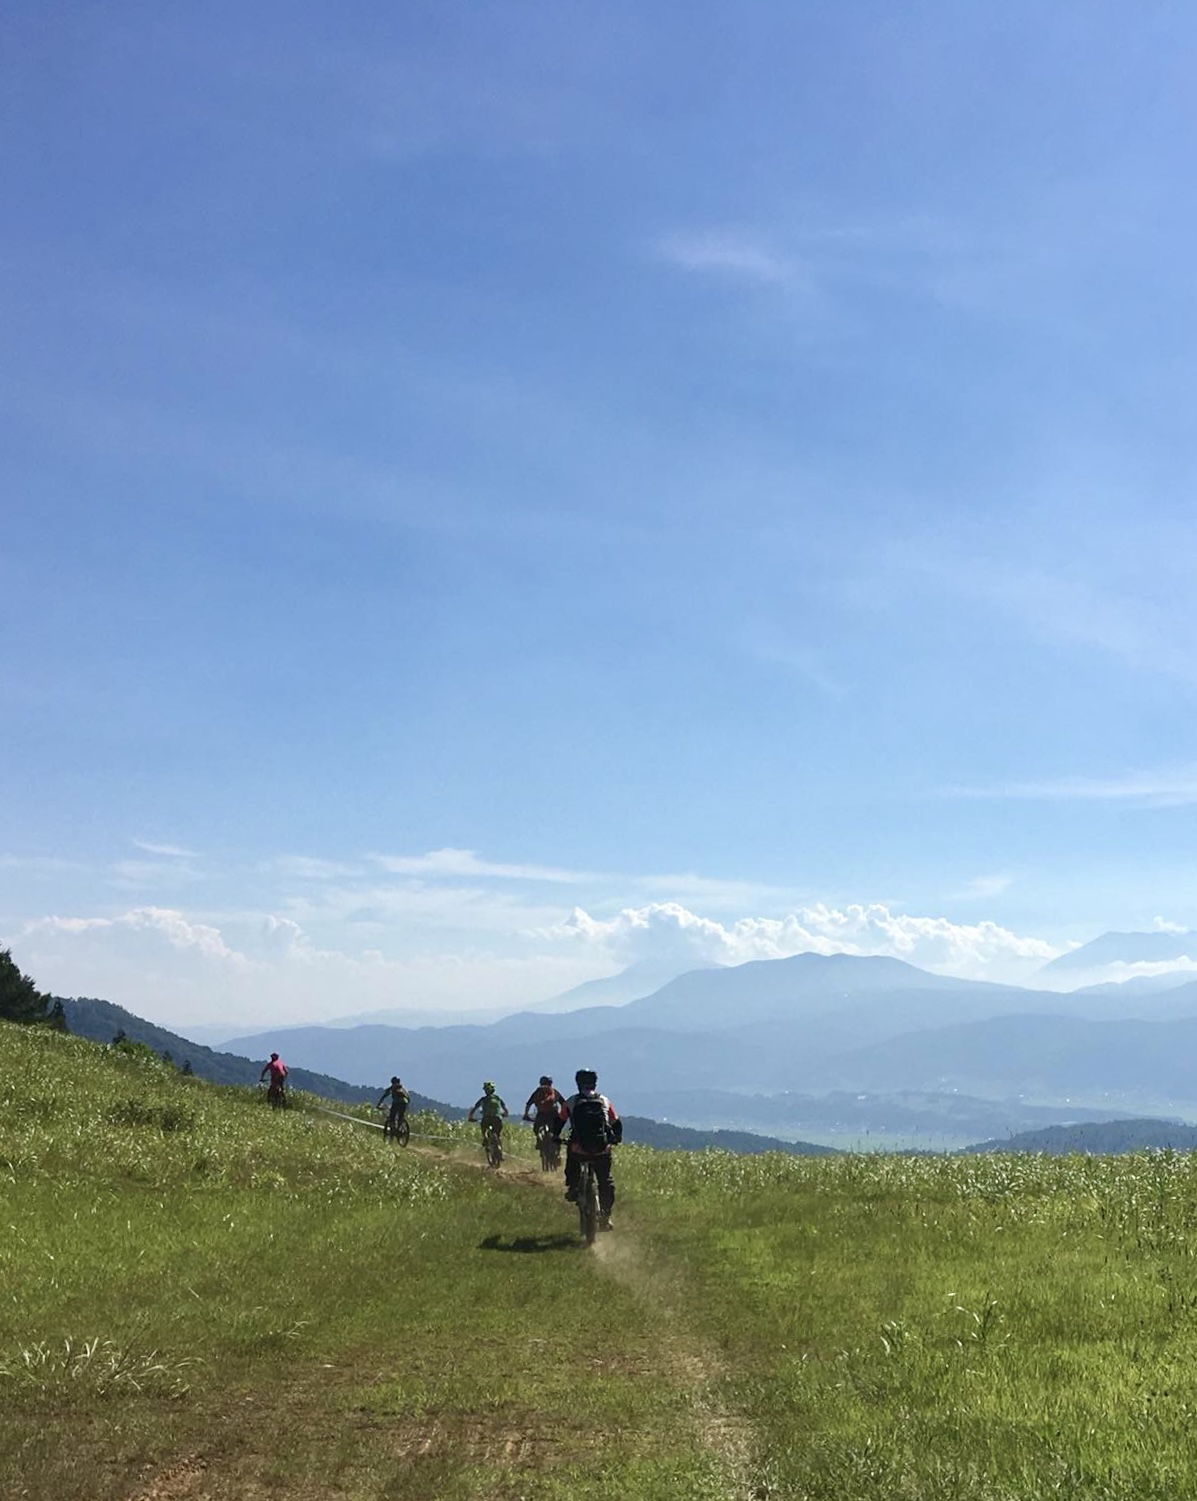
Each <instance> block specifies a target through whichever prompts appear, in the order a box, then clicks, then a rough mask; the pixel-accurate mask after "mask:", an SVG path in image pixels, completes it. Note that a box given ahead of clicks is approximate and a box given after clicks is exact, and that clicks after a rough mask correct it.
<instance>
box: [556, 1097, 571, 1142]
mask: <svg viewBox="0 0 1197 1501" xmlns="http://www.w3.org/2000/svg"><path fill="white" fill-rule="evenodd" d="M568 1120H569V1101H568V1100H562V1101H561V1105H560V1107H559V1108H558V1111H557V1120H556V1123H555V1124H554V1126H553V1135H554V1137H555V1138H556V1139H557V1140H558V1141H560V1140H561V1133H562V1131H564V1130H565V1125H566V1122H567V1121H568Z"/></svg>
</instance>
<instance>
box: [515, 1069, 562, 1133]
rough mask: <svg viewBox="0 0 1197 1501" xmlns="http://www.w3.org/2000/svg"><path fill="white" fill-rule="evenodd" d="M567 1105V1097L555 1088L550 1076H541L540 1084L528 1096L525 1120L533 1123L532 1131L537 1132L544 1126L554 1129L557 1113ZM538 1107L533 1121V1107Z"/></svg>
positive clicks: (525, 1106)
mask: <svg viewBox="0 0 1197 1501" xmlns="http://www.w3.org/2000/svg"><path fill="white" fill-rule="evenodd" d="M564 1104H565V1096H564V1095H563V1094H561V1093H560V1091H559V1090H556V1089H554V1088H553V1081H552V1079H550V1078H549V1076H548V1074H541V1076H540V1083H539V1084H538V1085H537V1086H536V1088H535V1089H534V1090H533V1091H532V1093H531V1094H530V1095H529V1096H528V1100H527V1103H526V1104H525V1105H524V1119H525V1120H526V1121H532V1130H533V1132H537V1131H539V1130H540V1128H541V1127H542V1126H548V1127H550V1128H552V1126H553V1124H554V1123H555V1121H556V1120H557V1113H558V1111H559V1110H560V1109H561V1107H562V1105H564ZM533 1105H535V1106H536V1118H535V1120H533V1119H532V1107H533Z"/></svg>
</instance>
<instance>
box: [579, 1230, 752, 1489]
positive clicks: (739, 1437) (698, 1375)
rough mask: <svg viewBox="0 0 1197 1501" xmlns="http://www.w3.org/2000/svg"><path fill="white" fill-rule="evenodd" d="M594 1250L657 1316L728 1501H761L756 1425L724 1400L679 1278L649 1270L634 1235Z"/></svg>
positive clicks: (719, 1373) (717, 1370)
mask: <svg viewBox="0 0 1197 1501" xmlns="http://www.w3.org/2000/svg"><path fill="white" fill-rule="evenodd" d="M594 1249H595V1255H596V1259H597V1261H598V1263H599V1265H600V1267H602V1269H603V1271H604V1272H605V1273H606V1274H607V1275H608V1276H610V1277H611V1278H613V1279H614V1280H615V1281H617V1282H619V1283H621V1284H622V1285H623V1286H624V1287H626V1288H628V1289H629V1291H631V1292H632V1293H633V1295H634V1296H635V1297H637V1298H639V1299H640V1300H641V1301H642V1302H644V1303H645V1304H647V1305H648V1307H649V1308H651V1309H652V1311H653V1313H654V1315H655V1316H656V1317H655V1321H654V1322H655V1323H656V1326H657V1329H658V1330H659V1332H660V1335H661V1339H662V1353H663V1355H664V1359H665V1362H666V1364H667V1365H668V1367H669V1368H670V1369H671V1370H672V1371H673V1372H674V1373H675V1375H676V1376H677V1377H679V1378H680V1384H681V1385H682V1386H683V1387H684V1388H685V1389H686V1391H687V1392H688V1393H689V1397H690V1403H691V1407H692V1409H693V1412H694V1417H695V1424H696V1427H697V1430H698V1436H699V1439H700V1440H701V1442H702V1445H703V1447H704V1448H705V1449H706V1450H707V1452H708V1453H710V1454H711V1455H712V1456H713V1457H714V1458H715V1459H716V1460H717V1462H718V1463H719V1465H720V1467H721V1469H722V1470H723V1472H724V1475H725V1477H726V1481H727V1486H728V1490H727V1496H728V1498H729V1501H757V1498H760V1497H762V1496H764V1495H765V1494H766V1491H765V1489H764V1487H763V1486H762V1485H760V1484H759V1482H758V1481H757V1480H756V1479H755V1478H754V1476H755V1473H756V1469H757V1466H756V1463H755V1454H756V1449H757V1445H756V1439H755V1435H754V1433H753V1430H752V1426H751V1424H750V1423H749V1422H748V1421H747V1419H745V1418H743V1417H742V1416H741V1415H740V1414H739V1413H735V1412H733V1411H732V1410H731V1409H730V1408H729V1407H728V1406H727V1404H726V1403H725V1402H724V1401H723V1400H722V1399H721V1398H720V1396H719V1394H718V1391H717V1385H718V1382H719V1381H720V1379H721V1378H722V1377H723V1375H724V1366H723V1362H722V1361H721V1360H720V1358H719V1355H718V1353H717V1352H716V1351H715V1350H713V1349H712V1348H711V1347H710V1346H709V1345H708V1344H706V1343H705V1342H704V1341H702V1340H700V1339H698V1338H697V1337H696V1336H695V1335H694V1334H693V1332H692V1331H691V1330H689V1329H687V1328H686V1327H685V1324H684V1321H683V1318H682V1315H681V1313H680V1311H679V1309H678V1307H677V1301H676V1297H675V1294H676V1288H677V1281H676V1278H673V1277H670V1276H668V1275H667V1274H666V1273H665V1272H664V1271H657V1270H655V1269H653V1268H652V1267H650V1266H649V1265H648V1264H647V1262H646V1260H645V1258H644V1256H643V1254H642V1253H641V1251H640V1250H639V1249H638V1248H637V1245H636V1241H635V1237H634V1236H633V1237H629V1236H627V1235H621V1234H620V1233H619V1232H618V1231H615V1232H613V1233H612V1234H611V1235H604V1236H602V1237H601V1239H599V1240H598V1241H596V1242H595V1247H594Z"/></svg>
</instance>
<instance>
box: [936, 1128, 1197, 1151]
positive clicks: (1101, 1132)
mask: <svg viewBox="0 0 1197 1501" xmlns="http://www.w3.org/2000/svg"><path fill="white" fill-rule="evenodd" d="M1149 1148H1155V1149H1157V1150H1165V1149H1168V1148H1172V1149H1174V1150H1175V1151H1178V1152H1191V1151H1193V1150H1194V1149H1197V1126H1186V1125H1183V1124H1182V1123H1181V1122H1179V1121H1159V1120H1151V1119H1148V1120H1130V1121H1092V1122H1088V1123H1086V1124H1082V1125H1072V1126H1048V1127H1046V1128H1045V1129H1044V1130H1042V1131H1020V1132H1019V1133H1017V1134H1016V1135H1013V1136H1010V1137H1008V1138H1007V1139H1005V1140H998V1139H995V1140H994V1141H981V1142H977V1143H976V1145H975V1146H970V1147H966V1148H965V1149H964V1150H965V1151H966V1152H1050V1153H1052V1154H1053V1155H1054V1156H1057V1157H1060V1156H1067V1155H1068V1153H1070V1152H1089V1153H1097V1154H1103V1153H1109V1152H1142V1151H1145V1150H1147V1149H1149Z"/></svg>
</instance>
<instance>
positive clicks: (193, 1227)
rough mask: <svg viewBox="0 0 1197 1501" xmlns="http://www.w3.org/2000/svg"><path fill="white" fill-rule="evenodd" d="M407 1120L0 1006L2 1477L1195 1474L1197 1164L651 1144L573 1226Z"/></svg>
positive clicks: (521, 1165)
mask: <svg viewBox="0 0 1197 1501" xmlns="http://www.w3.org/2000/svg"><path fill="white" fill-rule="evenodd" d="M362 1115H363V1119H364V1118H366V1117H367V1116H369V1115H370V1112H368V1111H365V1112H362ZM414 1124H415V1126H416V1129H417V1131H419V1132H422V1133H424V1135H423V1137H420V1136H417V1137H416V1138H414V1145H413V1148H412V1149H409V1150H407V1151H404V1150H402V1149H400V1148H397V1147H395V1146H394V1145H393V1144H392V1143H389V1142H384V1141H383V1140H382V1137H381V1134H380V1133H379V1132H377V1131H374V1130H368V1129H365V1128H364V1127H363V1126H362V1125H360V1124H354V1123H351V1122H348V1121H342V1120H338V1119H335V1118H333V1117H330V1116H327V1115H320V1114H315V1113H309V1112H308V1111H305V1110H301V1109H294V1110H292V1111H289V1112H285V1113H279V1114H276V1113H273V1112H271V1111H269V1110H267V1109H266V1108H265V1107H264V1105H263V1103H262V1102H261V1100H260V1099H259V1098H257V1097H256V1096H255V1094H254V1092H252V1091H249V1090H238V1089H227V1088H220V1087H217V1086H213V1085H209V1084H205V1083H202V1082H200V1081H199V1080H196V1079H194V1078H185V1077H182V1076H180V1075H179V1074H177V1073H176V1072H175V1071H174V1070H173V1069H171V1068H169V1067H168V1066H166V1065H164V1064H162V1063H161V1062H160V1061H158V1060H155V1059H152V1058H146V1057H140V1056H123V1055H121V1054H119V1053H117V1052H114V1051H112V1050H108V1049H101V1048H97V1047H95V1046H94V1045H92V1044H89V1043H86V1042H83V1041H81V1040H80V1039H76V1038H71V1037H62V1036H59V1035H55V1034H50V1033H47V1032H42V1031H36V1030H33V1029H23V1028H17V1027H13V1026H10V1025H0V1230H2V1232H3V1233H0V1481H2V1482H3V1483H2V1484H0V1492H2V1493H3V1494H4V1495H5V1496H6V1497H7V1496H10V1495H11V1496H14V1497H18V1496H24V1497H30V1498H40V1497H46V1498H49V1497H54V1498H55V1501H71V1498H84V1497H86V1498H93V1497H94V1498H97V1501H105V1498H116V1497H126V1498H128V1497H137V1496H149V1495H156V1496H158V1497H170V1496H175V1495H178V1496H189V1495H195V1496H202V1495H211V1496H217V1495H219V1496H222V1497H225V1496H229V1497H254V1498H258V1497H268V1496H271V1495H280V1496H281V1495H283V1494H286V1495H287V1496H288V1497H293V1498H294V1497H312V1498H316V1497H319V1498H345V1501H365V1498H374V1497H379V1498H381V1497H387V1498H412V1501H415V1498H419V1501H428V1498H435V1497H447V1498H474V1497H487V1498H498V1501H504V1498H511V1501H514V1498H517V1497H528V1498H537V1501H540V1498H550V1501H551V1498H565V1497H571V1498H572V1497H576V1496H577V1494H578V1493H579V1491H586V1490H591V1489H594V1490H597V1489H598V1488H600V1487H601V1488H602V1489H603V1490H604V1492H606V1493H614V1494H619V1495H621V1496H629V1497H633V1498H650V1501H655V1498H660V1501H688V1498H695V1501H697V1498H703V1501H711V1498H720V1497H733V1496H755V1497H759V1498H763V1497H786V1498H808V1501H814V1498H819V1501H833V1498H834V1501H881V1498H885V1501H941V1498H942V1501H947V1498H953V1501H1032V1498H1034V1501H1039V1498H1042V1497H1049V1496H1053V1495H1061V1496H1064V1495H1067V1496H1068V1497H1077V1498H1081V1501H1114V1498H1132V1497H1133V1498H1146V1501H1154V1498H1161V1501H1162V1498H1164V1497H1168V1498H1169V1501H1174V1498H1176V1497H1183V1496H1187V1495H1193V1494H1197V1460H1195V1459H1194V1458H1193V1457H1192V1453H1191V1448H1192V1446H1191V1444H1190V1442H1189V1429H1190V1424H1191V1422H1192V1420H1193V1417H1194V1414H1195V1412H1197V1258H1195V1254H1194V1253H1195V1250H1197V1168H1195V1167H1194V1161H1193V1159H1192V1158H1190V1157H1189V1156H1188V1155H1184V1154H1174V1153H1149V1154H1141V1155H1136V1156H1129V1157H1117V1158H1115V1157H1110V1158H1090V1157H1084V1158H1081V1157H1077V1158H1041V1157H1013V1156H1005V1157H969V1158H963V1159H948V1158H897V1157H879V1156H854V1157H844V1158H829V1159H814V1158H797V1157H791V1156H782V1155H777V1156H773V1155H767V1156H763V1157H751V1158H748V1157H735V1156H731V1155H730V1154H725V1153H704V1154H699V1155H688V1154H684V1153H658V1152H653V1151H650V1150H648V1149H645V1148H637V1147H629V1148H624V1149H622V1151H621V1153H620V1156H619V1170H618V1181H619V1192H620V1199H619V1203H618V1205H617V1215H616V1217H617V1220H618V1229H617V1231H616V1233H615V1234H614V1235H612V1236H610V1237H605V1238H603V1239H601V1240H600V1242H599V1245H598V1247H597V1248H596V1250H595V1251H594V1252H588V1251H586V1250H584V1249H583V1248H581V1247H580V1246H579V1244H578V1241H577V1237H576V1236H575V1234H574V1233H573V1231H574V1227H573V1221H572V1218H571V1216H570V1213H569V1211H568V1209H567V1207H566V1206H565V1205H563V1204H562V1203H561V1201H560V1197H559V1192H558V1187H559V1185H557V1184H556V1183H554V1184H552V1185H551V1186H552V1188H553V1192H551V1193H550V1192H547V1191H546V1184H545V1183H544V1182H543V1181H542V1180H541V1176H540V1174H539V1173H538V1172H537V1170H536V1169H535V1167H534V1165H533V1164H534V1161H535V1159H534V1156H533V1153H532V1147H531V1141H530V1138H529V1136H528V1133H527V1132H526V1131H522V1130H519V1129H515V1130H509V1133H508V1136H507V1144H508V1148H509V1157H508V1161H507V1162H506V1163H505V1165H504V1169H503V1171H502V1172H501V1173H500V1174H497V1175H496V1174H494V1173H490V1172H488V1171H485V1170H482V1169H481V1168H480V1166H479V1164H480V1161H481V1153H480V1151H479V1149H478V1145H477V1140H478V1139H477V1134H476V1130H475V1128H473V1127H465V1126H463V1125H461V1124H458V1125H455V1126H449V1125H447V1124H446V1123H443V1122H437V1121H436V1120H435V1119H434V1118H423V1119H420V1120H417V1121H416V1122H414ZM430 1137H436V1138H443V1139H439V1140H435V1141H430V1140H429V1139H428V1138H430ZM421 1140H423V1146H422V1148H421V1147H420V1146H419V1143H420V1142H421ZM172 1477H173V1478H172Z"/></svg>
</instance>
